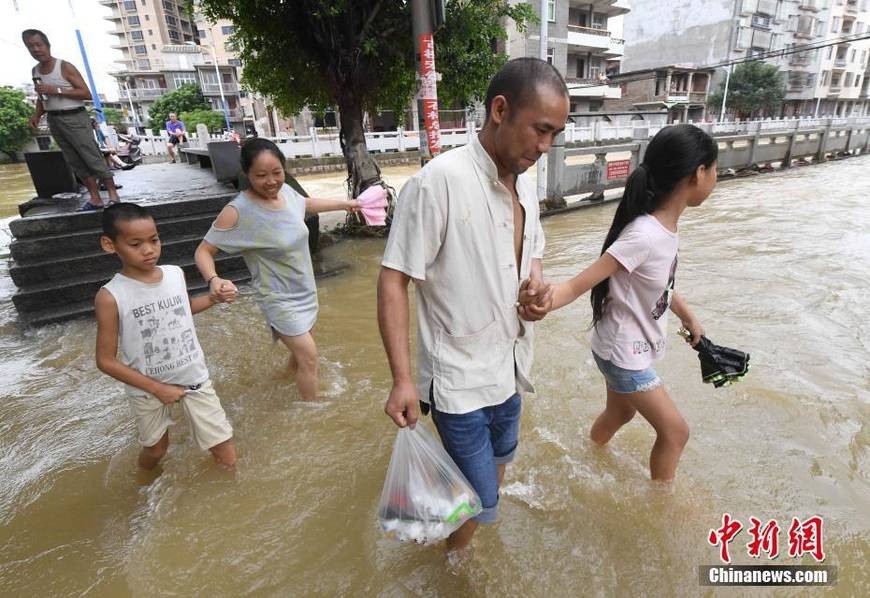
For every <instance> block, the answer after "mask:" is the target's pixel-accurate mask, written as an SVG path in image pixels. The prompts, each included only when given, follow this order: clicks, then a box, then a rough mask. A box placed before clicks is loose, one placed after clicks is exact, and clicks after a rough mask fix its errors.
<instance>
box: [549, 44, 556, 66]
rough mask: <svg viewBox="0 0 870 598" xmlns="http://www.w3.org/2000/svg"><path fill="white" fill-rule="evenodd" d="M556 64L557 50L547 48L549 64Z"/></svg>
mask: <svg viewBox="0 0 870 598" xmlns="http://www.w3.org/2000/svg"><path fill="white" fill-rule="evenodd" d="M555 62H556V48H547V63H548V64H554V63H555Z"/></svg>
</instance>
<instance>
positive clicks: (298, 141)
mask: <svg viewBox="0 0 870 598" xmlns="http://www.w3.org/2000/svg"><path fill="white" fill-rule="evenodd" d="M829 122H830V123H831V124H832V125H834V126H842V125H849V124H870V117H848V118H845V117H844V118H829V117H825V118H783V119H768V120H751V121H725V122H716V123H700V122H699V123H694V124H707V125H709V126H710V128H711V129H712V132H713V134H726V135H739V134H744V133H755V132H756V131H780V130H781V131H785V130H790V129H795V128H801V129H805V128H813V127H822V126H826V125H827V124H828V123H829ZM667 126H669V125H667V124H662V123H650V122H649V121H631V122H628V123H625V124H613V123H609V122H605V121H598V122H594V123H590V124H588V125H583V126H581V125H577V124H574V123H568V125H567V126H566V127H565V142H566V143H597V142H600V141H613V140H618V139H631V138H633V137H634V129H635V127H647V128H648V129H649V135H650V137H652V136H653V135H655V134H656V133H658V132H659V131H660V130H661V129H663V128H664V127H667ZM308 133H309V134H308V135H288V134H286V133H284V134H282V135H279V136H278V137H268V138H267V139H271V140H272V141H274V142H275V143H276V144H277V145H278V147H279V148H280V149H281V152H282V153H283V154H284V155H285V156H286V157H287V158H303V157H312V158H320V157H324V156H341V155H342V152H341V144H340V143H339V140H338V133H323V132H319V131H317V130H316V129H314V128H311V129H309V131H308ZM476 133H477V128H476V127H475V126H474V124H473V123H470V126H469V127H468V128H463V129H442V130H441V147H443V148H449V147H456V146H460V145H465V144H466V143H468V142H469V141H470V140H471V139H472V136H473V135H475V134H476ZM424 135H425V133H424V132H422V131H405V130H403V129H397V130H395V131H384V132H379V133H366V146H367V147H368V150H369V151H370V152H375V153H386V152H402V151H408V150H415V149H419V147H420V138H421V136H424ZM140 137H141V139H142V144H141V145H140V147H141V149H142V153H143V154H144V155H146V156H149V155H166V153H167V151H166V139H167V138H166V136H165V134H164V135H141V136H140ZM190 137H191V140H192V143H193V144H197V140H196V133H192V134H191V135H190Z"/></svg>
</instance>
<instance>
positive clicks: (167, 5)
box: [163, 0, 175, 11]
mask: <svg viewBox="0 0 870 598" xmlns="http://www.w3.org/2000/svg"><path fill="white" fill-rule="evenodd" d="M163 9H164V10H169V11H174V10H175V4H173V3H172V2H167V0H163Z"/></svg>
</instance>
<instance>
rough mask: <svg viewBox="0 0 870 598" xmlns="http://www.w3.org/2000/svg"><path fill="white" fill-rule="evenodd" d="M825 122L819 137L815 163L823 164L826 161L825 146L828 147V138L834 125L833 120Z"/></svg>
mask: <svg viewBox="0 0 870 598" xmlns="http://www.w3.org/2000/svg"><path fill="white" fill-rule="evenodd" d="M827 121H828V122H827V124H825V128H824V130H823V131H822V133H821V135H819V148H818V149H817V150H816V162H824V161H825V159H826V154H827V151H826V146H827V145H828V138H829V137H830V136H831V126H832V125H833V123H834V119H833V118H828V119H827Z"/></svg>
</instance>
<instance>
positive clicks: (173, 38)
mask: <svg viewBox="0 0 870 598" xmlns="http://www.w3.org/2000/svg"><path fill="white" fill-rule="evenodd" d="M167 33H168V34H169V39H170V40H171V41H174V42H179V41H181V35H179V33H178V32H177V31H175V30H174V29H169V30H167Z"/></svg>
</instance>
